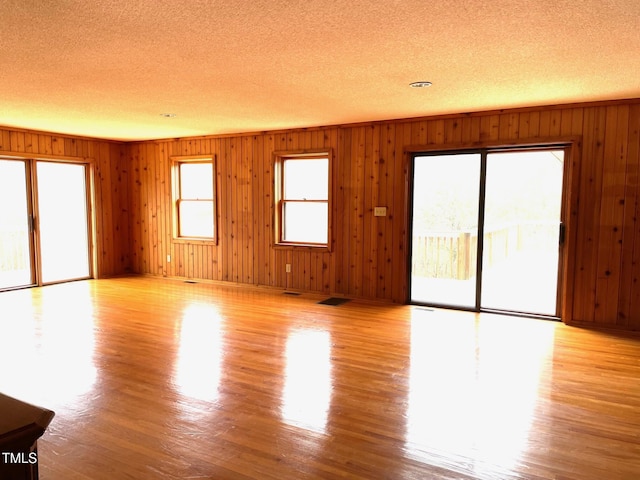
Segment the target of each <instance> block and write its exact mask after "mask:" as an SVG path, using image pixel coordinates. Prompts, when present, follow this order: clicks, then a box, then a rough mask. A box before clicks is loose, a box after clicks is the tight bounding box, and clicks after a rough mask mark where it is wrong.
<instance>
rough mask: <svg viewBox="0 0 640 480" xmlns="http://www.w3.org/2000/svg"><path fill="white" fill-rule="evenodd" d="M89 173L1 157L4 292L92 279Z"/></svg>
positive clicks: (80, 166)
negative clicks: (26, 287)
mask: <svg viewBox="0 0 640 480" xmlns="http://www.w3.org/2000/svg"><path fill="white" fill-rule="evenodd" d="M88 172H89V166H88V164H84V163H70V162H55V161H44V160H34V159H12V158H8V159H7V158H0V290H6V289H10V288H19V287H25V286H30V285H43V284H47V283H55V282H61V281H67V280H76V279H83V278H89V277H90V276H91V274H92V273H91V267H90V265H91V262H90V258H91V254H90V244H91V242H90V229H89V225H90V223H89V215H88V212H89V209H88V204H89V203H88V202H89V197H88V178H89V177H88Z"/></svg>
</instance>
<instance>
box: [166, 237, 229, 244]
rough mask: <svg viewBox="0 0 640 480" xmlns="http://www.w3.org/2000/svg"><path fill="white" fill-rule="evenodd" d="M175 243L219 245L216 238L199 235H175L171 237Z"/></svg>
mask: <svg viewBox="0 0 640 480" xmlns="http://www.w3.org/2000/svg"><path fill="white" fill-rule="evenodd" d="M171 241H172V242H173V243H181V244H185V245H217V244H218V242H217V241H216V239H215V238H197V237H193V238H191V237H178V238H176V237H174V238H172V239H171Z"/></svg>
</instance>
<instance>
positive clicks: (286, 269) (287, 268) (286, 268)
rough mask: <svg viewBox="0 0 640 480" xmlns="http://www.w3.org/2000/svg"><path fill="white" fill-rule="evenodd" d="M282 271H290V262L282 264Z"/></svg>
mask: <svg viewBox="0 0 640 480" xmlns="http://www.w3.org/2000/svg"><path fill="white" fill-rule="evenodd" d="M284 271H285V272H287V273H291V264H290V263H287V264H286V265H285V266H284Z"/></svg>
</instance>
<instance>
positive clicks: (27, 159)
mask: <svg viewBox="0 0 640 480" xmlns="http://www.w3.org/2000/svg"><path fill="white" fill-rule="evenodd" d="M0 158H2V159H6V160H17V161H22V162H24V164H25V181H26V185H27V205H28V215H29V220H28V221H29V243H30V248H31V252H30V256H31V283H30V284H28V285H20V286H16V287H8V288H5V289H0V292H1V291H7V290H16V289H22V288H30V287H36V286H37V287H41V286H44V285H50V284H55V283H64V282H69V281H74V280H85V279H89V278H95V274H96V273H95V272H96V271H97V256H96V248H95V238H96V220H95V214H94V212H95V208H94V205H95V188H94V162H93V160H92V159H91V158H84V157H62V156H60V157H58V156H47V155H44V156H43V155H38V156H19V155H15V154H4V153H2V152H0ZM38 162H50V163H68V164H75V165H83V166H84V167H85V171H84V174H85V175H84V177H85V196H86V211H87V243H88V245H87V250H88V252H87V254H88V259H87V260H88V264H89V276H88V277H82V278H69V279H64V280H60V281H55V282H46V283H45V282H43V281H42V261H41V248H40V245H41V239H40V225H39V206H38V205H39V204H38V175H37V163H38Z"/></svg>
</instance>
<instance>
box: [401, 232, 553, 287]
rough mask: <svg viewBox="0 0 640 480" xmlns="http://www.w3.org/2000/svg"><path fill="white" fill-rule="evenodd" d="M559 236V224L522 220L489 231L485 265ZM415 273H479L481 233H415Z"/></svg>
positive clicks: (462, 277)
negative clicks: (478, 260)
mask: <svg viewBox="0 0 640 480" xmlns="http://www.w3.org/2000/svg"><path fill="white" fill-rule="evenodd" d="M553 238H555V239H557V238H558V224H557V223H549V222H544V223H542V222H521V223H512V224H507V225H501V226H498V227H494V228H490V229H488V230H485V235H484V245H483V251H484V252H485V253H484V260H483V261H484V264H483V268H490V267H492V266H494V265H496V264H498V263H500V262H502V261H504V260H506V259H507V258H509V257H510V256H511V255H513V254H515V253H516V252H521V251H523V250H524V249H535V248H538V247H540V246H542V245H544V244H545V243H547V244H548V242H545V240H547V241H548V240H549V239H553ZM412 248H413V253H412V262H413V266H412V272H413V275H414V276H418V277H428V278H449V279H456V280H468V279H469V278H471V277H474V276H475V272H476V262H477V250H478V236H477V233H476V231H475V230H466V231H460V232H428V231H423V232H414V236H413V245H412Z"/></svg>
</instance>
